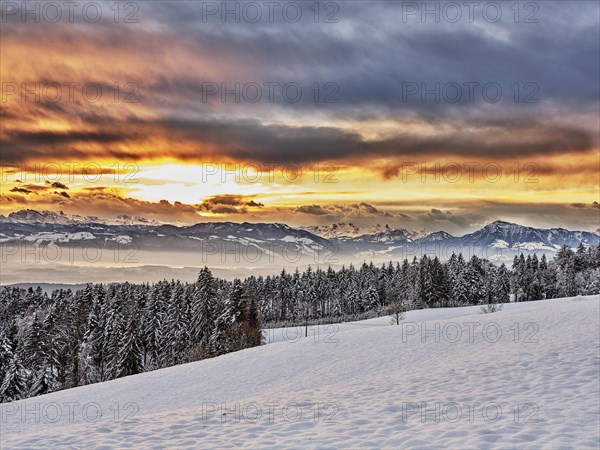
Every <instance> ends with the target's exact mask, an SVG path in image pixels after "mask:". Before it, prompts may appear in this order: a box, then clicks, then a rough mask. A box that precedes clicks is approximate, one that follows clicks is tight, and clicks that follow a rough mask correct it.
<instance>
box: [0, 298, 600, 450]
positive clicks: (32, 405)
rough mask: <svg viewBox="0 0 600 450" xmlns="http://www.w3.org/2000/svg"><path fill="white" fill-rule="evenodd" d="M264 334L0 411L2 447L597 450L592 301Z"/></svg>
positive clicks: (597, 345) (597, 309) (599, 404)
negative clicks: (263, 339)
mask: <svg viewBox="0 0 600 450" xmlns="http://www.w3.org/2000/svg"><path fill="white" fill-rule="evenodd" d="M478 312H479V308H478V307H465V308H452V309H430V310H420V311H411V312H409V313H408V314H407V317H406V318H405V320H404V322H403V324H402V325H400V326H390V325H389V322H388V319H386V318H379V319H373V320H368V321H363V322H355V323H349V324H341V325H335V326H329V327H320V328H318V331H317V329H316V328H315V329H311V330H309V331H310V334H309V337H308V338H300V339H296V335H297V334H298V331H299V330H293V329H292V330H287V339H285V338H284V337H283V336H284V334H283V333H282V330H270V331H268V332H266V334H267V335H268V337H269V340H270V341H278V342H274V343H271V344H268V345H265V346H261V347H257V348H252V349H248V350H244V351H240V352H236V353H231V354H227V355H224V356H220V357H218V358H215V359H210V360H204V361H200V362H196V363H191V364H186V365H182V366H177V367H172V368H168V369H163V370H158V371H155V372H149V373H145V374H141V375H135V376H130V377H126V378H121V379H118V380H114V381H110V382H105V383H101V384H96V385H90V386H85V387H80V388H76V389H71V390H66V391H62V392H56V393H53V394H48V395H45V396H41V397H36V398H31V399H28V400H23V401H19V402H15V403H8V404H2V405H0V411H1V413H2V416H1V418H0V425H1V432H0V435H1V437H0V446H1V447H2V448H3V449H9V448H32V447H35V448H67V447H73V446H74V447H80V448H94V447H119V448H140V447H144V448H149V447H152V448H174V447H178V448H179V447H189V448H224V447H233V446H236V447H237V446H243V447H249V448H265V447H272V448H281V447H302V448H312V447H327V448H332V447H337V448H351V447H352V448H359V447H385V448H415V447H419V448H441V447H451V448H577V449H585V448H598V447H599V445H600V429H599V419H600V385H599V383H598V378H599V376H600V366H599V364H600V355H599V351H600V342H599V334H598V329H599V327H600V323H599V317H600V298H599V296H597V295H596V296H588V297H579V298H566V299H555V300H545V301H539V302H529V303H518V304H507V305H505V306H504V309H503V310H502V311H500V312H496V313H494V314H488V315H481V314H478Z"/></svg>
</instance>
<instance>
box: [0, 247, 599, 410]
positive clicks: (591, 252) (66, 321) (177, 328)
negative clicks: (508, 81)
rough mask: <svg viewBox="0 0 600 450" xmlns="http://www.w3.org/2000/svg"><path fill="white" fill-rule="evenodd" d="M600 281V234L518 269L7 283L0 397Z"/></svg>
mask: <svg viewBox="0 0 600 450" xmlns="http://www.w3.org/2000/svg"><path fill="white" fill-rule="evenodd" d="M598 293H600V246H598V247H595V248H591V247H590V248H585V247H583V246H580V247H579V248H577V249H576V250H575V251H574V250H572V249H570V248H568V247H563V248H562V249H561V250H560V251H559V252H558V253H557V255H556V256H555V257H554V258H553V259H552V260H550V261H548V260H547V259H546V257H545V256H542V257H541V258H538V257H537V256H536V255H533V256H527V257H524V256H523V255H522V254H521V255H520V256H519V257H515V259H514V261H513V264H512V267H511V269H508V268H507V267H506V266H505V265H504V264H502V265H500V266H496V265H494V264H492V263H491V262H489V261H487V260H484V259H480V258H478V257H476V256H473V257H472V258H471V259H470V260H465V259H464V258H463V256H462V255H460V254H459V255H452V257H451V258H450V259H449V260H448V261H446V262H441V261H440V260H439V259H438V258H437V257H434V258H431V257H428V256H423V257H422V258H421V259H420V260H418V259H416V258H415V259H413V261H408V260H404V261H403V262H402V263H396V264H392V263H389V264H386V265H383V266H374V265H373V264H366V263H364V264H362V265H361V266H360V267H358V268H356V267H353V266H350V267H347V268H346V267H343V268H342V269H340V270H338V271H335V270H333V269H331V268H329V269H327V270H321V269H317V270H312V269H311V268H308V269H307V270H306V271H304V272H299V271H298V270H296V271H295V272H294V273H288V272H286V271H282V272H281V273H280V274H279V275H275V276H267V277H249V278H246V279H245V280H243V281H242V280H239V279H236V280H233V281H227V280H223V279H218V278H215V277H213V275H212V274H211V272H210V270H209V269H208V268H204V269H202V270H201V271H200V273H199V275H198V279H197V281H196V282H195V283H183V282H180V281H174V280H172V281H161V282H158V283H154V284H130V283H115V284H108V285H103V284H94V285H92V284H89V285H87V286H86V287H85V288H84V289H81V290H76V291H71V290H62V289H60V290H55V291H54V292H52V294H51V295H47V294H45V293H43V291H42V290H41V288H38V289H32V288H29V289H21V288H16V287H4V288H2V290H1V291H0V369H1V370H0V402H9V401H13V400H18V399H22V398H27V397H31V396H36V395H41V394H45V393H48V392H53V391H57V390H61V389H66V388H71V387H75V386H81V385H85V384H91V383H97V382H101V381H107V380H112V379H115V378H119V377H123V376H127V375H132V374H137V373H141V372H147V371H151V370H155V369H159V368H164V367H169V366H173V365H176V364H182V363H187V362H191V361H197V360H201V359H205V358H211V357H214V356H218V355H222V354H225V353H228V352H233V351H237V350H241V349H244V348H249V347H254V346H257V345H260V344H261V342H262V332H261V330H262V329H263V328H268V327H276V326H293V325H300V324H302V325H303V324H306V323H331V322H341V321H347V320H356V319H362V318H368V317H375V316H378V315H385V314H388V313H389V311H390V305H392V304H393V303H395V302H398V300H400V301H401V304H402V307H403V309H404V310H410V309H417V308H437V307H454V306H466V305H486V304H488V305H489V304H494V303H504V302H508V301H510V295H511V294H512V295H513V299H514V301H531V300H539V299H545V298H557V297H570V296H575V295H589V294H598Z"/></svg>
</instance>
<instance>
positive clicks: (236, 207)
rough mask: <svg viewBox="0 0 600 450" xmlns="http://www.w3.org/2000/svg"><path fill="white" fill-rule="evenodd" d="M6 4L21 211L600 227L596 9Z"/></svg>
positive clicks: (7, 176) (577, 4)
mask: <svg viewBox="0 0 600 450" xmlns="http://www.w3.org/2000/svg"><path fill="white" fill-rule="evenodd" d="M0 3H1V5H2V22H1V23H0V26H1V36H0V37H1V40H0V64H1V68H0V76H1V80H2V99H1V103H0V108H1V109H0V120H1V128H0V138H1V140H2V144H1V162H2V189H1V193H0V196H1V198H0V206H1V208H2V214H7V213H10V212H11V211H15V210H19V209H24V208H32V209H37V210H41V209H48V210H54V211H60V210H62V211H64V212H65V213H70V214H82V215H96V216H103V217H113V216H116V215H119V214H127V215H131V216H143V217H147V218H153V219H157V220H160V221H168V222H173V223H176V222H180V223H182V222H199V221H207V220H212V221H214V220H219V221H221V220H228V221H249V222H253V221H254V222H256V221H278V222H286V223H289V224H291V225H308V224H328V223H334V222H353V223H355V224H360V225H374V224H378V223H379V224H389V225H390V226H401V227H406V228H412V229H420V228H427V229H430V230H440V229H443V230H446V231H449V232H452V233H460V232H467V231H470V230H472V229H474V228H478V227H480V226H482V225H484V224H486V223H488V222H490V221H492V220H496V219H503V220H509V221H514V222H518V223H522V224H526V225H534V226H542V227H551V226H563V227H567V228H576V229H591V230H594V229H596V228H598V224H599V220H600V209H599V207H598V202H599V201H600V198H599V196H600V193H599V189H600V179H599V177H600V159H599V158H600V143H599V140H600V137H599V132H600V122H599V120H600V119H599V117H600V111H599V109H600V106H599V104H600V101H599V97H600V87H599V84H600V82H599V80H600V62H599V57H600V56H599V55H600V47H599V42H600V29H599V23H600V9H599V8H600V6H599V5H600V3H598V2H597V1H590V2H586V1H572V2H562V1H538V2H520V3H516V5H517V6H515V3H514V2H499V3H496V4H491V5H490V3H488V2H479V3H477V4H476V5H474V6H473V5H472V6H471V8H472V9H470V7H469V6H465V5H464V4H463V3H462V2H458V3H452V4H448V3H445V2H441V3H439V2H432V3H427V4H426V3H424V2H417V3H413V2H400V1H398V2H396V1H387V2H360V1H349V2H341V1H340V2H337V3H334V2H321V3H319V4H318V15H317V12H316V9H315V6H314V2H313V1H310V2H307V3H302V2H295V3H291V2H276V4H271V6H269V4H268V3H265V2H255V3H253V2H241V3H239V2H231V3H227V4H225V3H223V2H191V1H188V2H186V1H165V2H160V1H140V2H124V3H121V4H120V8H119V10H118V11H116V10H115V6H114V3H113V2H98V3H95V4H94V5H97V6H94V5H91V6H90V7H87V8H86V9H84V8H83V5H88V3H93V2H85V1H84V2H80V3H78V5H79V6H75V7H74V8H73V10H72V11H69V8H68V6H66V5H65V4H63V2H55V3H53V4H49V3H44V2H30V3H28V4H27V5H29V6H28V8H30V9H31V10H32V11H33V12H27V11H24V10H23V8H24V5H25V3H24V2H20V1H19V2H6V1H2V2H0ZM50 3H52V2H50ZM57 5H58V7H57ZM61 5H62V6H61ZM457 5H459V6H460V5H462V6H461V10H460V11H459V10H458V9H457V8H456V6H457ZM494 5H498V7H499V8H500V9H499V10H498V7H496V6H494ZM36 8H39V9H38V10H37V11H36ZM59 8H60V9H59ZM236 8H239V17H237V18H236V15H235V13H232V12H229V13H227V11H235V10H236ZM425 8H427V9H428V10H431V11H435V9H436V8H439V18H438V20H436V17H435V14H434V13H430V14H426V15H425V16H423V15H422V13H423V10H424V9H425ZM117 12H118V14H117ZM58 13H61V17H60V18H59V17H58ZM223 13H226V14H225V15H223ZM459 13H460V14H461V17H460V18H458V16H457V15H458V14H459ZM99 14H101V17H99ZM500 14H501V16H500ZM36 15H38V16H37V17H36ZM259 15H260V17H259ZM455 18H456V19H455ZM38 19H39V20H38ZM96 19H98V20H96ZM236 83H238V85H237V86H239V88H236ZM236 91H237V92H236ZM236 95H237V96H238V97H239V98H237V99H236Z"/></svg>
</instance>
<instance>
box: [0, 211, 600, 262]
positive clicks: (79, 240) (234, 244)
mask: <svg viewBox="0 0 600 450" xmlns="http://www.w3.org/2000/svg"><path fill="white" fill-rule="evenodd" d="M0 226H1V230H0V245H16V244H29V245H33V246H45V245H50V244H53V245H70V246H90V245H92V246H95V247H99V248H107V247H108V248H113V247H118V246H129V247H135V248H136V249H140V250H148V251H153V250H154V251H176V252H203V253H204V254H205V255H210V256H211V257H213V259H215V260H218V258H219V256H222V255H223V254H225V255H226V254H228V253H229V254H233V253H235V252H238V253H241V254H243V255H244V260H245V261H246V262H248V261H250V262H252V261H257V260H261V261H263V262H264V261H268V262H269V264H273V265H277V264H279V263H281V261H280V259H281V260H283V262H286V263H291V264H294V263H296V264H298V265H301V264H310V263H311V262H313V263H324V262H325V263H326V262H328V259H329V262H336V261H340V260H341V261H344V262H345V261H348V262H353V261H363V260H373V261H386V260H401V259H404V258H406V257H408V258H412V257H413V256H420V255H422V254H425V253H426V254H429V255H434V254H435V255H438V256H439V257H441V258H442V259H446V258H448V257H449V256H450V255H451V253H452V252H455V253H458V252H462V253H463V254H465V256H470V255H472V254H477V255H478V256H481V257H485V258H488V259H491V260H498V261H501V260H502V261H508V260H510V259H511V258H512V257H513V256H514V255H515V254H518V253H520V252H523V253H526V254H527V253H534V252H536V253H538V254H543V253H544V254H549V255H552V254H553V253H555V252H557V251H558V250H559V249H560V248H561V247H562V246H564V245H568V246H570V247H577V246H578V245H580V244H584V245H585V246H593V245H594V246H595V245H598V244H599V243H600V234H598V233H594V232H588V231H570V230H566V229H564V228H549V229H540V228H533V227H527V226H523V225H518V224H514V223H509V222H505V221H495V222H492V223H490V224H488V225H486V226H484V227H483V228H481V229H479V230H477V231H475V232H472V233H468V234H465V235H464V236H452V235H451V234H449V233H446V232H444V231H437V232H433V233H428V232H426V231H424V230H421V231H410V230H406V229H402V228H398V229H393V228H390V227H388V226H374V227H364V228H363V227H358V226H356V225H353V224H351V223H349V224H346V223H341V224H334V225H329V226H314V227H304V228H293V227H290V226H288V225H285V224H280V223H233V222H204V223H198V224H195V225H188V226H175V225H168V224H159V223H157V222H152V221H149V220H147V219H144V218H140V217H137V218H132V217H129V216H119V217H118V218H117V219H116V220H114V221H107V220H100V219H97V218H94V217H82V216H68V215H66V214H63V213H54V212H50V211H34V210H23V211H18V212H14V213H11V214H9V216H8V217H5V216H0ZM220 260H221V261H222V262H225V261H224V258H223V257H221V258H220ZM205 262H206V261H205Z"/></svg>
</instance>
